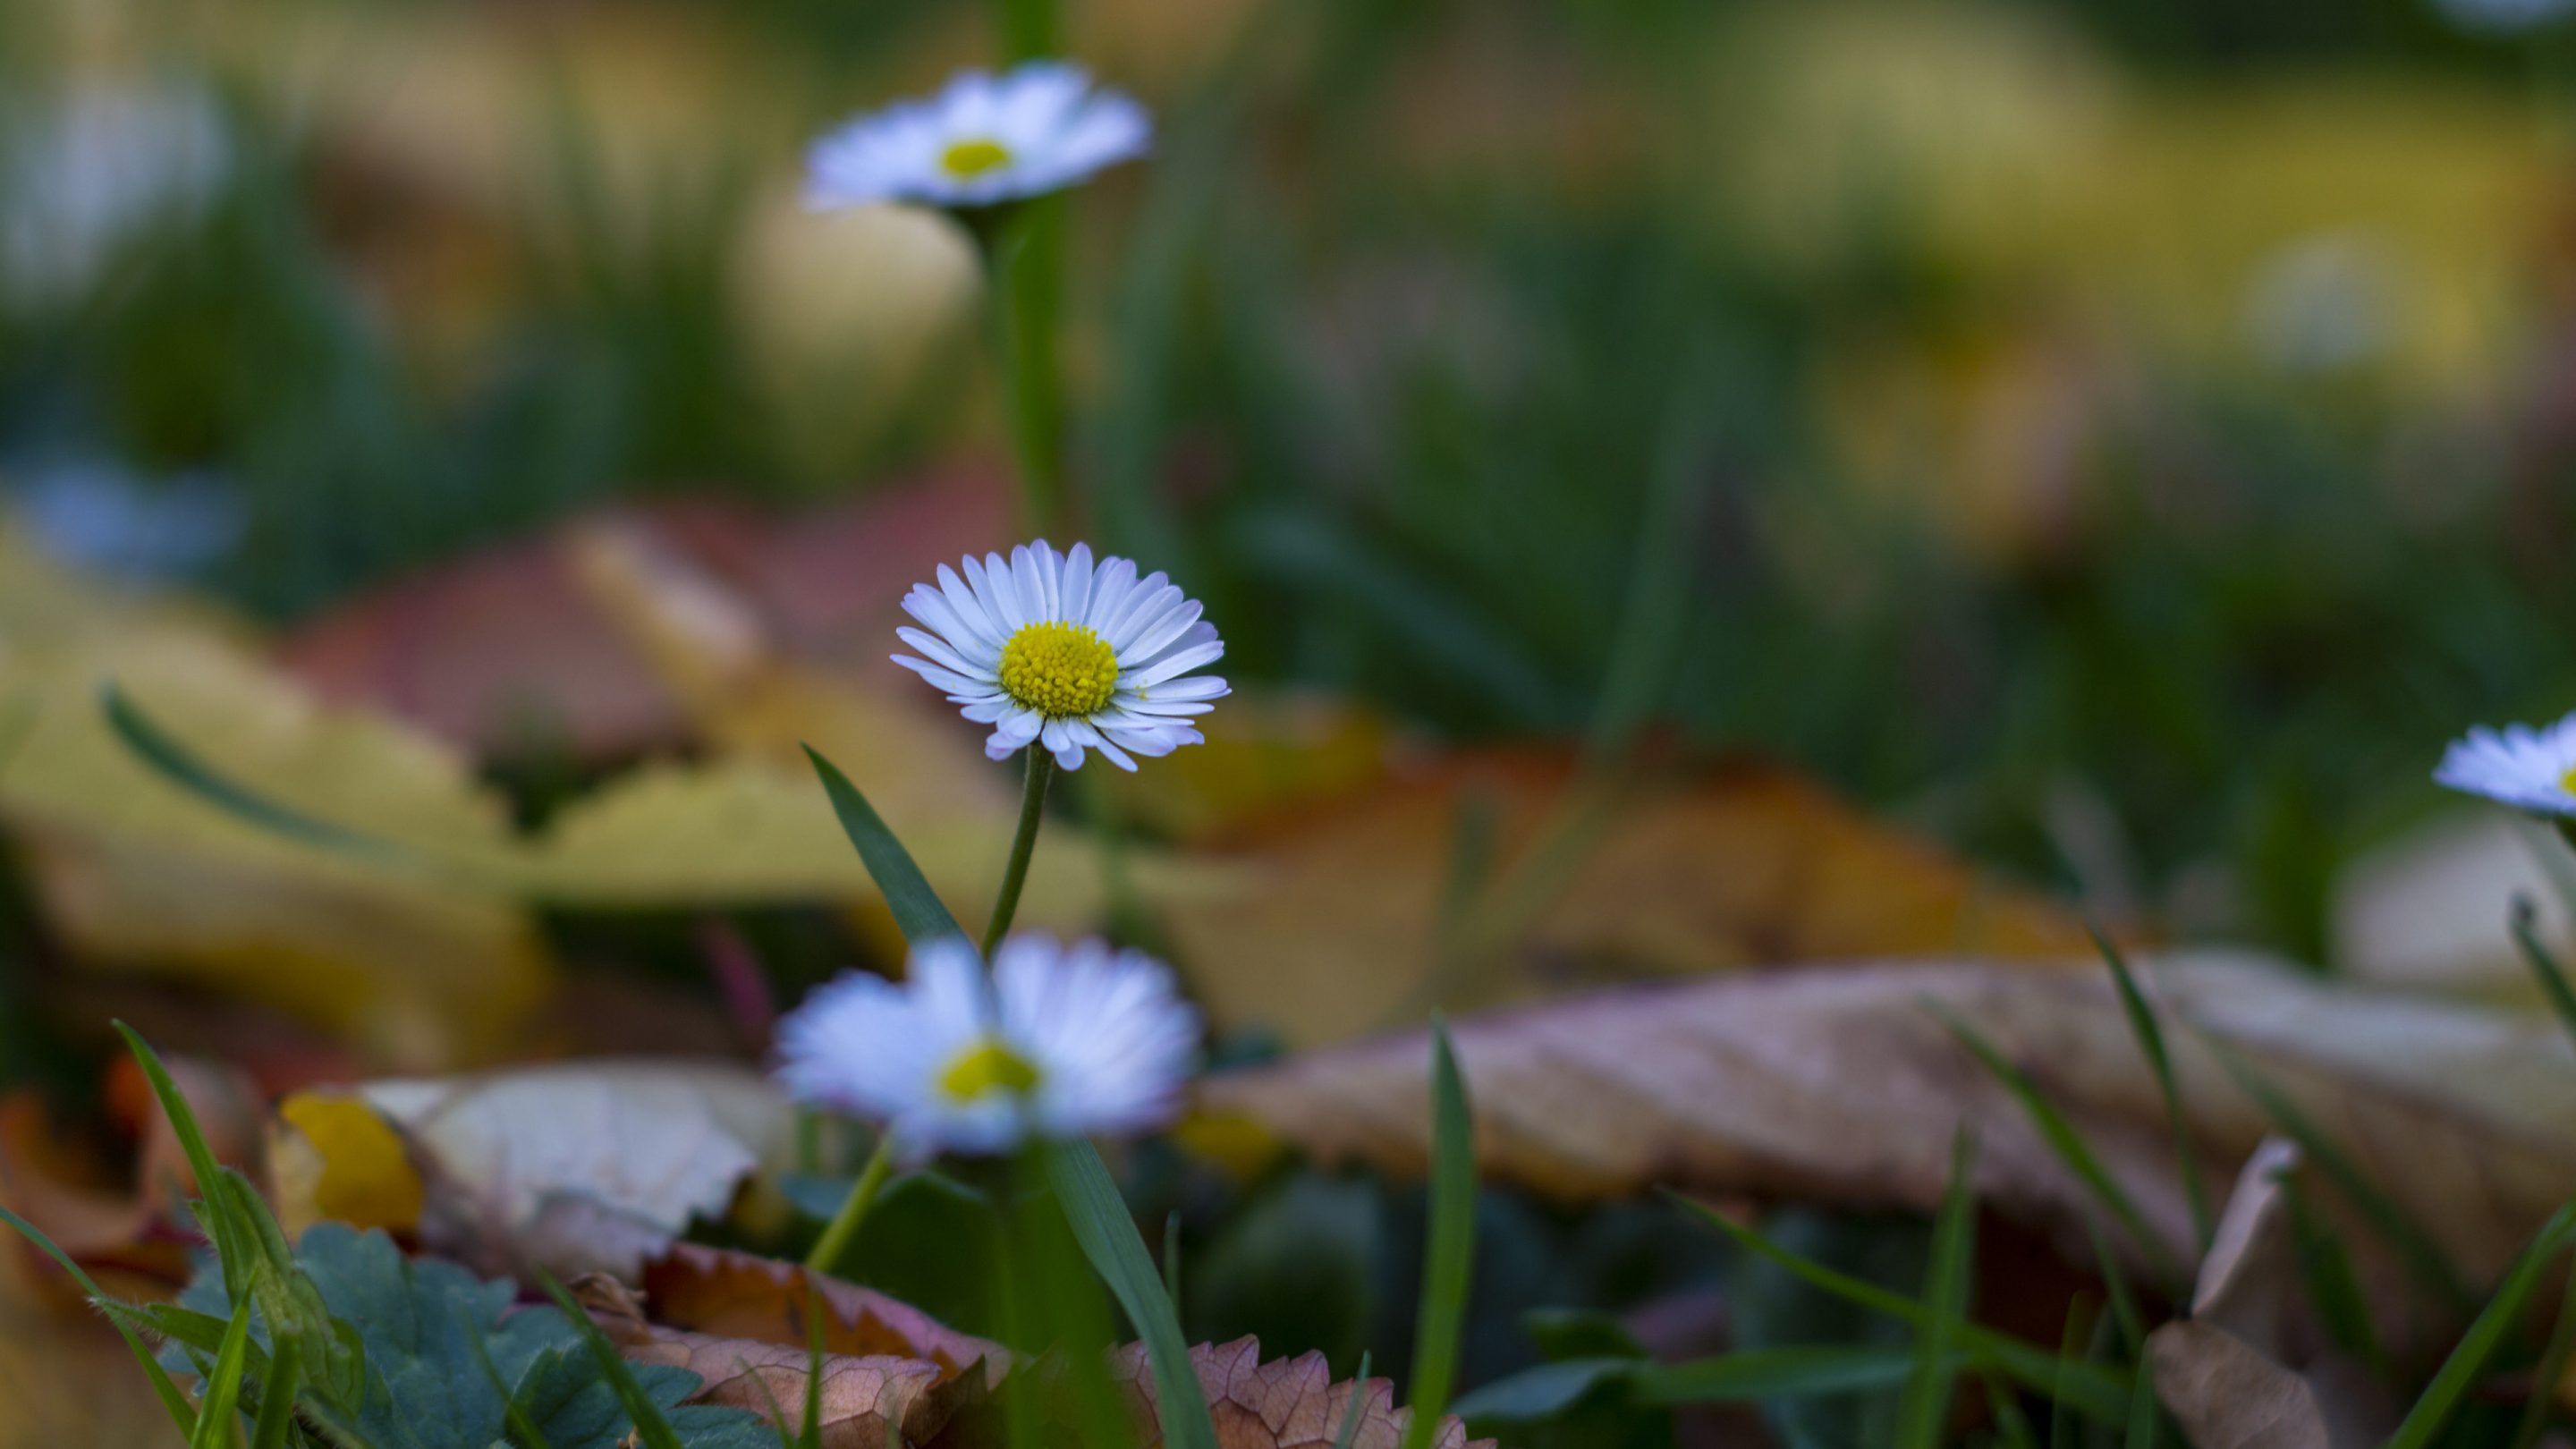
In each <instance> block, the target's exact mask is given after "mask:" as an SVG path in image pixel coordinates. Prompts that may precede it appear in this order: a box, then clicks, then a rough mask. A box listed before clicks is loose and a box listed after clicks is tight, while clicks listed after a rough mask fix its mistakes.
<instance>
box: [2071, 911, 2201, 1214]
mask: <svg viewBox="0 0 2576 1449" xmlns="http://www.w3.org/2000/svg"><path fill="white" fill-rule="evenodd" d="M2088 929H2090V928H2088ZM2093 944H2094V946H2095V947H2096V948H2097V949H2099V950H2100V951H2101V953H2102V959H2103V960H2104V961H2106V962H2109V963H2110V966H2111V980H2112V981H2113V982H2114V983H2116V984H2117V985H2118V986H2119V988H2120V1009H2121V1010H2122V1011H2123V1012H2125V1013H2127V1015H2128V1018H2129V1033H2130V1035H2132V1036H2135V1037H2136V1038H2137V1039H2138V1050H2139V1051H2141V1052H2144V1053H2145V1054H2146V1058H2147V1065H2148V1066H2149V1067H2151V1068H2153V1069H2154V1071H2155V1074H2156V1090H2157V1091H2159V1092H2162V1093H2163V1094H2164V1099H2165V1120H2166V1121H2167V1122H2168V1123H2170V1124H2171V1125H2172V1127H2173V1139H2174V1156H2175V1158H2176V1159H2177V1163H2176V1165H2177V1166H2179V1167H2180V1168H2181V1169H2182V1191H2183V1196H2184V1197H2185V1198H2187V1199H2189V1201H2190V1203H2191V1230H2192V1235H2193V1236H2194V1237H2195V1238H2197V1239H2198V1240H2199V1243H2200V1251H2201V1253H2202V1254H2203V1255H2204V1256H2206V1255H2207V1254H2208V1252H2209V1245H2210V1242H2211V1240H2212V1239H2214V1238H2215V1237H2216V1236H2217V1235H2218V1218H2217V1215H2216V1214H2215V1213H2213V1212H2212V1211H2211V1210H2210V1206H2209V1189H2208V1187H2207V1185H2205V1184H2204V1183H2202V1181H2201V1180H2200V1153H2199V1151H2198V1149H2196V1148H2195V1147H2194V1146H2193V1145H2192V1140H2191V1119H2190V1118H2189V1117H2187V1116H2185V1115H2183V1110H2182V1087H2181V1086H2180V1084H2179V1083H2177V1082H2176V1080H2175V1078H2174V1069H2173V1053H2171V1052H2170V1051H2167V1050H2166V1049H2165V1032H2164V1028H2163V1027H2161V1026H2159V1025H2157V1024H2156V1013H2155V1009H2154V1008H2153V1007H2151V1006H2149V1005H2148V1004H2147V996H2146V993H2145V992H2143V991H2140V990H2139V989H2138V978H2137V977H2136V976H2134V975H2132V974H2131V973H2130V971H2129V963H2128V962H2127V961H2126V960H2124V959H2122V957H2121V955H2120V948H2119V947H2117V946H2114V945H2112V944H2111V938H2110V937H2108V936H2105V935H2103V934H2102V933H2101V932H2100V931H2098V930H2097V931H2094V932H2093Z"/></svg>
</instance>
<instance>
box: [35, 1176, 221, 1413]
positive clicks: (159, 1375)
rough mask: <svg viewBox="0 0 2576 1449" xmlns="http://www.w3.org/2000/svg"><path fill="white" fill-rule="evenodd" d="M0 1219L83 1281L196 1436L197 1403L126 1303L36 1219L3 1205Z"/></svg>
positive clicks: (166, 1404) (164, 1402) (165, 1402)
mask: <svg viewBox="0 0 2576 1449" xmlns="http://www.w3.org/2000/svg"><path fill="white" fill-rule="evenodd" d="M0 1223H7V1224H8V1225H9V1226H10V1227H13V1228H15V1229H17V1230H18V1235H19V1236H20V1237H23V1238H25V1239H26V1240H27V1241H28V1242H31V1243H33V1244H35V1245H36V1246H37V1247H38V1248H41V1249H43V1250H44V1254H45V1256H46V1257H48V1258H51V1259H53V1260H54V1262H55V1263H56V1264H57V1265H59V1266H60V1267H61V1268H62V1270H63V1271H64V1272H66V1273H69V1274H71V1275H72V1281H73V1282H75V1283H78V1284H79V1285H80V1289H81V1292H83V1293H85V1294H87V1295H88V1296H89V1301H90V1303H91V1304H92V1305H93V1306H95V1307H97V1308H98V1309H99V1310H100V1311H101V1312H103V1313H105V1314H106V1315H107V1321H108V1322H110V1323H112V1324H114V1325H116V1332H117V1336H118V1337H120V1338H122V1339H124V1340H125V1346H126V1347H127V1348H128V1349H130V1350H132V1351H133V1354H134V1361H135V1362H136V1363H138V1364H141V1365H142V1366H143V1375H144V1377H145V1378H148V1379H150V1380H151V1381H152V1392H153V1394H154V1395H155V1396H157V1397H158V1398H159V1399H160V1400H161V1407H162V1408H164V1409H167V1410H169V1412H170V1421H171V1422H172V1423H174V1424H176V1425H178V1426H179V1433H180V1436H181V1437H183V1438H187V1439H194V1438H195V1437H196V1434H197V1410H196V1408H195V1406H193V1405H191V1404H190V1403H189V1402H188V1396H187V1395H186V1394H183V1393H181V1392H179V1385H178V1384H177V1383H175V1382H173V1381H172V1379H171V1377H170V1374H169V1371H168V1370H166V1369H164V1368H162V1367H161V1360H159V1359H157V1358H155V1357H153V1355H152V1350H151V1348H150V1347H148V1346H147V1345H146V1344H145V1343H144V1342H143V1336H142V1335H141V1334H139V1333H136V1332H135V1331H134V1329H133V1326H132V1325H130V1324H128V1323H127V1322H126V1321H125V1318H124V1316H123V1314H122V1313H120V1312H118V1311H117V1310H119V1309H123V1308H124V1307H125V1305H124V1304H122V1303H120V1302H118V1301H117V1300H116V1299H113V1298H110V1297H108V1296H107V1294H106V1292H105V1291H104V1290H102V1289H101V1288H100V1287H99V1286H98V1282H97V1280H96V1279H93V1278H92V1277H90V1276H89V1274H88V1272H87V1271H85V1270H84V1269H83V1268H82V1267H81V1265H80V1264H78V1263H76V1262H73V1261H72V1256H71V1255H70V1254H69V1253H66V1252H64V1251H63V1250H62V1248H61V1247H60V1246H59V1245H57V1244H56V1243H55V1242H54V1240H53V1239H52V1238H50V1237H47V1236H46V1235H45V1234H44V1232H43V1231H42V1230H40V1229H39V1228H37V1226H36V1225H35V1224H34V1223H31V1222H29V1221H27V1220H26V1219H25V1218H22V1217H20V1216H18V1215H17V1214H16V1213H14V1212H11V1211H10V1210H9V1209H7V1208H5V1207H0Z"/></svg>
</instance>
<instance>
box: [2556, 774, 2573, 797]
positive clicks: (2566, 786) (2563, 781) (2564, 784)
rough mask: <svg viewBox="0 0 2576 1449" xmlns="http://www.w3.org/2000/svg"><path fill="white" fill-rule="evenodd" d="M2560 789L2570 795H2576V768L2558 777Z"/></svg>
mask: <svg viewBox="0 0 2576 1449" xmlns="http://www.w3.org/2000/svg"><path fill="white" fill-rule="evenodd" d="M2558 788H2559V789H2561V790H2564V791H2566V792H2567V793H2568V794H2570V795H2576V767H2571V768H2570V769H2569V770H2568V771H2567V773H2566V774H2564V775H2561V776H2559V777H2558Z"/></svg>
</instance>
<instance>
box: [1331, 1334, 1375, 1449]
mask: <svg viewBox="0 0 2576 1449" xmlns="http://www.w3.org/2000/svg"><path fill="white" fill-rule="evenodd" d="M1368 1382H1369V1356H1368V1350H1366V1349H1362V1350H1360V1371H1359V1372H1358V1373H1356V1374H1353V1375H1351V1396H1350V1397H1349V1398H1348V1399H1345V1400H1343V1401H1342V1427H1341V1428H1340V1429H1339V1430H1337V1431H1336V1432H1335V1433H1334V1435H1333V1449H1351V1445H1352V1444H1354V1443H1356V1442H1357V1441H1358V1439H1359V1437H1360V1421H1361V1420H1362V1419H1364V1418H1366V1417H1368Z"/></svg>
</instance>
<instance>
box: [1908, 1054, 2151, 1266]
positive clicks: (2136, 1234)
mask: <svg viewBox="0 0 2576 1449" xmlns="http://www.w3.org/2000/svg"><path fill="white" fill-rule="evenodd" d="M1927 1004H1929V1005H1930V1006H1931V1010H1932V1014H1933V1015H1935V1016H1937V1017H1939V1018H1940V1019H1941V1024H1942V1025H1943V1026H1946V1027H1948V1028H1949V1029H1950V1034H1951V1035H1952V1036H1955V1037H1957V1038H1958V1039H1959V1042H1960V1044H1961V1045H1963V1046H1965V1047H1966V1048H1967V1049H1968V1051H1969V1052H1970V1053H1971V1054H1972V1055H1974V1056H1975V1057H1976V1059H1977V1061H1978V1062H1979V1063H1980V1064H1981V1065H1983V1066H1984V1067H1985V1069H1986V1071H1987V1072H1988V1073H1989V1074H1990V1075H1992V1076H1993V1077H1994V1079H1995V1080H1996V1081H1998V1082H2001V1083H2002V1084H2003V1086H2004V1090H2005V1091H2008V1092H2010V1093H2012V1097H2013V1100H2014V1101H2015V1102H2018V1103H2020V1104H2021V1109H2022V1113H2023V1115H2025V1116H2027V1117H2028V1118H2030V1124H2031V1126H2032V1127H2034V1128H2036V1129H2038V1131H2039V1136H2040V1140H2041V1141H2043V1142H2045V1143H2047V1144H2048V1149H2049V1151H2051V1152H2054V1153H2055V1154H2057V1160H2058V1161H2060V1162H2063V1163H2065V1164H2066V1169H2067V1171H2069V1172H2072V1173H2074V1174H2075V1180H2076V1181H2078V1182H2080V1183H2082V1184H2084V1188H2085V1190H2086V1191H2087V1192H2090V1193H2092V1194H2093V1197H2094V1199H2095V1200H2096V1201H2098V1202H2100V1203H2101V1204H2102V1206H2103V1207H2104V1208H2106V1209H2108V1210H2109V1211H2110V1214H2111V1216H2112V1217H2114V1218H2116V1219H2118V1220H2119V1223H2120V1227H2121V1229H2122V1230H2123V1231H2124V1232H2126V1233H2127V1234H2128V1235H2129V1240H2130V1241H2131V1242H2133V1243H2136V1244H2137V1245H2138V1251H2139V1252H2141V1253H2144V1254H2145V1255H2146V1256H2147V1259H2148V1261H2149V1262H2151V1263H2153V1264H2154V1265H2155V1268H2156V1273H2157V1276H2158V1277H2160V1278H2162V1279H2163V1280H2164V1282H2165V1285H2166V1286H2167V1287H2168V1288H2177V1287H2179V1286H2180V1285H2181V1284H2182V1281H2183V1273H2182V1269H2181V1267H2180V1265H2178V1264H2176V1263H2175V1262H2174V1260H2173V1255H2172V1254H2171V1253H2170V1252H2167V1251H2166V1249H2165V1244H2164V1239H2163V1238H2162V1237H2160V1236H2158V1235H2157V1233H2156V1231H2155V1230H2154V1229H2153V1228H2151V1227H2149V1226H2148V1225H2147V1218H2146V1214H2145V1213H2144V1212H2141V1211H2140V1210H2139V1208H2138V1203H2137V1199H2135V1198H2133V1197H2131V1196H2129V1193H2128V1190H2127V1189H2126V1188H2123V1187H2122V1186H2120V1182H2119V1179H2117V1178H2115V1177H2113V1176H2112V1175H2111V1170H2110V1169H2109V1168H2107V1167H2105V1166H2103V1165H2102V1159H2101V1157H2100V1156H2099V1155H2098V1154H2096V1153H2095V1152H2094V1151H2093V1144H2091V1143H2089V1142H2087V1141H2085V1140H2084V1134H2083V1132H2082V1131H2081V1130H2080V1129H2078V1128H2077V1127H2076V1125H2075V1124H2074V1123H2073V1122H2070V1121H2068V1120H2067V1119H2066V1114H2065V1113H2063V1112H2060V1111H2059V1110H2057V1104H2056V1103H2054V1102H2051V1101H2050V1100H2048V1094H2047V1093H2045V1092H2043V1091H2041V1090H2040V1089H2039V1084H2038V1083H2037V1082H2034V1081H2032V1080H2031V1079H2030V1074H2029V1073H2028V1072H2025V1071H2023V1070H2022V1069H2021V1068H2020V1067H2018V1066H2016V1065H2014V1064H2013V1063H2012V1062H2010V1061H2007V1060H2005V1058H2004V1054H2003V1053H2002V1052H1999V1051H1997V1050H1995V1048H1994V1045H1993V1043H1991V1042H1989V1041H1987V1040H1986V1039H1985V1038H1984V1037H1983V1036H1981V1035H1979V1034H1978V1032H1977V1031H1976V1029H1975V1028H1973V1027H1971V1026H1969V1025H1968V1024H1967V1023H1966V1022H1964V1021H1962V1020H1960V1019H1959V1018H1958V1017H1957V1016H1955V1015H1953V1014H1951V1013H1950V1012H1949V1011H1948V1010H1947V1009H1945V1008H1943V1007H1941V1006H1940V1005H1938V1004H1937V1003H1927Z"/></svg>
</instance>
